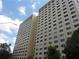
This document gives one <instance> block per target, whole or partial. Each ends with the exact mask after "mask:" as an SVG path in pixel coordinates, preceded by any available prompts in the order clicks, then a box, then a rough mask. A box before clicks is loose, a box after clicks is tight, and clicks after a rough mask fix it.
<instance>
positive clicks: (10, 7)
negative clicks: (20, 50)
mask: <svg viewBox="0 0 79 59" xmlns="http://www.w3.org/2000/svg"><path fill="white" fill-rule="evenodd" d="M47 2H48V0H0V43H8V44H9V43H11V50H12V51H13V47H14V44H15V41H16V35H17V33H18V29H19V25H20V24H21V23H22V22H23V21H24V20H26V19H27V18H28V17H29V16H30V15H32V14H33V13H37V12H38V10H39V8H40V7H42V6H43V5H44V4H45V3H47Z"/></svg>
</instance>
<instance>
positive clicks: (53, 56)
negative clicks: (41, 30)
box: [47, 46, 60, 59]
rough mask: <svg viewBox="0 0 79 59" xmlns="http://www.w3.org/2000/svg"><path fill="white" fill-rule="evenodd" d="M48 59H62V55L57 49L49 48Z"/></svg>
mask: <svg viewBox="0 0 79 59" xmlns="http://www.w3.org/2000/svg"><path fill="white" fill-rule="evenodd" d="M47 57H48V59H60V53H59V51H57V50H56V48H55V47H52V46H49V47H48V51H47Z"/></svg>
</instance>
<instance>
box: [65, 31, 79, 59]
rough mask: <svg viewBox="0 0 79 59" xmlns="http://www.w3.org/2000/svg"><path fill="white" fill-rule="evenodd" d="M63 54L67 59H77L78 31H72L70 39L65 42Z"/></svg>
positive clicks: (78, 55)
mask: <svg viewBox="0 0 79 59" xmlns="http://www.w3.org/2000/svg"><path fill="white" fill-rule="evenodd" d="M64 53H65V54H66V58H67V59H79V29H77V30H76V31H74V32H73V34H72V36H71V38H70V39H69V40H67V42H66V47H65V49H64Z"/></svg>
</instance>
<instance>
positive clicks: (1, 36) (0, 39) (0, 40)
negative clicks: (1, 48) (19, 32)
mask: <svg viewBox="0 0 79 59" xmlns="http://www.w3.org/2000/svg"><path fill="white" fill-rule="evenodd" d="M6 39H8V37H7V36H6V35H5V34H3V33H0V43H5V42H6V43H8V41H7V40H6Z"/></svg>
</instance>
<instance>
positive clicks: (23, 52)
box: [13, 16, 32, 59]
mask: <svg viewBox="0 0 79 59" xmlns="http://www.w3.org/2000/svg"><path fill="white" fill-rule="evenodd" d="M31 23H32V16H31V17H29V18H28V19H27V20H25V21H24V22H23V23H22V24H21V25H20V28H19V31H18V35H17V39H16V43H15V47H14V52H13V58H14V59H26V58H27V48H28V41H29V36H30V31H31Z"/></svg>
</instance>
